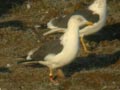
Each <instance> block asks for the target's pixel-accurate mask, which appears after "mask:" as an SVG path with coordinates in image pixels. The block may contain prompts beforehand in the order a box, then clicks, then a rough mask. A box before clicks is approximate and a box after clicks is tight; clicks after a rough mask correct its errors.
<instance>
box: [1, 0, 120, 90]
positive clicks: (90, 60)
mask: <svg viewBox="0 0 120 90" xmlns="http://www.w3.org/2000/svg"><path fill="white" fill-rule="evenodd" d="M55 1H56V2H55ZM92 2H93V0H80V1H79V0H76V2H75V0H68V1H66V2H64V0H60V1H57V0H17V1H16V0H11V1H9V0H1V1H0V90H120V1H119V0H109V1H108V16H107V22H106V26H105V27H104V28H103V29H102V30H101V31H100V32H98V33H95V34H93V35H90V36H87V37H85V42H86V45H87V47H88V48H89V50H90V51H91V53H90V54H87V53H85V52H84V51H83V48H82V47H81V50H80V54H79V56H78V57H77V58H76V60H74V62H73V63H71V64H70V65H68V66H65V67H64V68H63V71H64V73H65V75H66V78H64V79H59V78H58V81H59V83H60V85H57V86H55V85H53V84H52V83H51V82H50V81H49V77H48V68H47V67H41V66H40V65H39V64H32V65H26V66H25V65H21V64H19V65H18V64H17V62H18V61H21V60H23V58H22V57H24V56H26V54H27V53H28V52H29V50H31V49H33V48H35V47H38V46H41V45H45V44H46V42H47V45H46V47H50V43H49V42H48V41H54V40H59V37H60V36H61V34H53V35H49V36H47V37H43V35H42V34H43V33H44V32H46V31H47V30H48V29H47V28H46V23H47V22H48V21H49V20H50V19H51V18H52V17H55V16H59V15H60V14H69V13H71V12H73V11H74V10H77V9H79V8H83V7H87V6H88V5H89V4H91V3H92ZM29 5H30V7H29ZM37 26H41V27H39V28H37Z"/></svg>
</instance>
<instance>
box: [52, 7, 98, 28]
mask: <svg viewBox="0 0 120 90" xmlns="http://www.w3.org/2000/svg"><path fill="white" fill-rule="evenodd" d="M72 15H81V16H83V17H84V18H85V19H86V20H88V21H91V22H93V23H95V22H98V21H99V15H98V14H94V13H93V12H92V11H91V10H89V9H80V10H77V11H75V12H74V13H72V14H69V15H65V16H60V17H57V18H54V19H52V20H51V21H50V22H51V24H52V25H53V26H55V27H59V28H67V23H68V20H69V19H70V17H71V16H72Z"/></svg>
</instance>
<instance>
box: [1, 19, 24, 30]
mask: <svg viewBox="0 0 120 90" xmlns="http://www.w3.org/2000/svg"><path fill="white" fill-rule="evenodd" d="M6 27H16V28H18V29H22V30H24V29H25V28H26V26H25V24H24V23H23V22H22V21H19V20H11V21H4V22H0V28H6Z"/></svg>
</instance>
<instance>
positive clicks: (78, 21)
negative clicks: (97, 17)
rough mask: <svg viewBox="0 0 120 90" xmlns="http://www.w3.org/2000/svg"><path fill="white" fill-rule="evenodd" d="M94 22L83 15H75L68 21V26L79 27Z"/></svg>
mask: <svg viewBox="0 0 120 90" xmlns="http://www.w3.org/2000/svg"><path fill="white" fill-rule="evenodd" d="M92 24H93V23H91V22H88V21H87V20H86V19H85V18H84V17H83V16H80V15H73V16H71V18H70V19H69V21H68V28H72V27H73V28H74V29H75V28H79V27H80V26H86V25H92Z"/></svg>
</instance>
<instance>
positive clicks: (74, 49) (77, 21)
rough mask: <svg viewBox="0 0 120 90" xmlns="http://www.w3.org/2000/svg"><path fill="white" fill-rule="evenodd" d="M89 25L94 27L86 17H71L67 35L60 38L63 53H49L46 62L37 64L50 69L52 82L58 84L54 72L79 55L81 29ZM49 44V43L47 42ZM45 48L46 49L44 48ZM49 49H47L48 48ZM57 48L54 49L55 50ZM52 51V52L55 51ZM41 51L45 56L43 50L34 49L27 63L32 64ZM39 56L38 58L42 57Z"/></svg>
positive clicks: (42, 61) (41, 61)
mask: <svg viewBox="0 0 120 90" xmlns="http://www.w3.org/2000/svg"><path fill="white" fill-rule="evenodd" d="M88 25H92V22H90V21H87V20H86V19H85V18H84V17H82V16H80V15H73V16H71V17H70V19H69V21H68V25H67V30H66V31H65V33H64V34H63V35H62V36H61V37H60V44H61V45H62V46H63V47H62V49H61V51H60V52H59V53H57V54H55V53H48V54H47V55H45V57H44V60H42V59H41V60H39V61H37V63H39V64H42V65H44V66H47V67H48V68H49V71H50V72H49V77H50V81H51V82H53V83H56V81H55V80H54V78H53V76H54V75H53V71H54V70H55V69H59V68H62V67H63V66H65V65H67V64H69V63H71V62H72V61H73V60H74V59H75V58H76V56H77V53H78V51H79V48H80V44H79V27H85V26H88ZM46 43H47V42H46ZM44 48H45V47H44ZM46 48H47V47H46ZM50 48H51V45H50V43H49V49H50ZM55 48H59V47H57V45H56V47H54V48H52V49H53V50H54V49H55ZM53 50H52V51H53ZM37 51H39V54H40V55H41V56H43V55H44V54H45V53H44V52H46V51H43V50H42V48H40V50H38V48H35V49H32V50H31V51H30V52H29V53H28V56H27V57H26V59H27V60H26V62H27V63H29V62H32V61H31V59H33V61H34V57H35V56H34V54H35V53H36V52H37ZM41 56H38V57H41Z"/></svg>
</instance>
